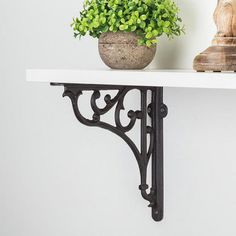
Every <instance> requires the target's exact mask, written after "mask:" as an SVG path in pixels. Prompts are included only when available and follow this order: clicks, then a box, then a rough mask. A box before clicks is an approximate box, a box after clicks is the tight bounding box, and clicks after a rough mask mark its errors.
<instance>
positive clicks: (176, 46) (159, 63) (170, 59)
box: [151, 0, 197, 69]
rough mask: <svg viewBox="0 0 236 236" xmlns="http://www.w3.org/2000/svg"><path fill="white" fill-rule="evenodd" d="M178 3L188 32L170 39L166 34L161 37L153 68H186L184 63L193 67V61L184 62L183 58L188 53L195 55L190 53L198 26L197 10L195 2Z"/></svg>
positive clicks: (183, 1) (183, 0) (182, 0)
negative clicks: (191, 43)
mask: <svg viewBox="0 0 236 236" xmlns="http://www.w3.org/2000/svg"><path fill="white" fill-rule="evenodd" d="M177 4H178V6H179V8H180V16H181V18H182V19H183V24H184V26H185V32H186V34H182V35H181V36H180V37H175V38H174V39H172V40H169V39H168V38H167V37H166V36H162V37H161V38H159V42H158V46H157V53H156V57H155V60H154V61H153V63H152V64H151V67H152V68H159V69H180V68H182V69H184V68H183V65H184V66H185V67H186V66H187V67H189V66H190V67H191V64H192V61H191V64H190V62H188V64H186V63H184V62H183V58H185V57H186V54H189V56H191V57H193V55H190V54H192V52H191V50H189V47H190V42H191V41H192V40H193V39H192V38H193V37H194V30H195V28H196V27H197V26H196V21H197V12H196V9H195V6H194V4H193V3H191V2H189V1H185V0H181V1H178V2H177ZM190 49H191V48H190Z"/></svg>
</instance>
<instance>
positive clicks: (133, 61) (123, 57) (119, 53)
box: [98, 32, 156, 69]
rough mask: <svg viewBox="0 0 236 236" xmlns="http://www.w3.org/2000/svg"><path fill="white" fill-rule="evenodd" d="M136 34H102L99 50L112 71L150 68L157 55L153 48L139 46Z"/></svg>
mask: <svg viewBox="0 0 236 236" xmlns="http://www.w3.org/2000/svg"><path fill="white" fill-rule="evenodd" d="M138 39H139V37H138V36H137V35H136V33H133V32H132V33H131V32H130V33H129V32H117V33H113V32H107V33H102V34H101V36H100V38H99V42H98V49H99V54H100V57H101V59H102V60H103V62H104V63H105V64H106V65H107V66H109V67H110V68H112V69H143V68H145V67H146V66H148V65H149V64H150V63H151V62H152V60H153V58H154V56H155V53H156V45H155V46H152V47H150V48H149V47H146V46H140V45H138Z"/></svg>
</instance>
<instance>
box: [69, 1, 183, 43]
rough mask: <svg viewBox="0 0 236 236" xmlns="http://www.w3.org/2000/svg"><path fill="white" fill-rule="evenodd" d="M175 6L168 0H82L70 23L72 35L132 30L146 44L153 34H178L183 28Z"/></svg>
mask: <svg viewBox="0 0 236 236" xmlns="http://www.w3.org/2000/svg"><path fill="white" fill-rule="evenodd" d="M178 12H179V9H178V7H177V6H176V4H175V3H174V2H173V1H172V0H86V1H85V3H84V9H83V10H82V11H81V12H80V17H79V18H74V19H73V23H72V24H71V26H72V27H73V30H74V36H75V37H78V36H79V37H81V36H84V35H86V34H87V33H89V35H90V36H92V37H94V38H99V36H100V35H101V33H104V32H108V31H110V32H117V31H126V32H136V33H137V34H138V35H140V40H139V44H140V45H146V46H148V47H150V46H152V45H153V44H156V43H157V39H156V38H157V37H159V36H161V35H163V34H166V35H167V36H168V37H169V38H172V37H173V36H179V35H180V34H181V33H182V32H183V31H184V30H183V27H182V26H181V24H180V22H182V20H181V18H180V17H179V16H178Z"/></svg>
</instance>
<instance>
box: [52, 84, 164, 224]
mask: <svg viewBox="0 0 236 236" xmlns="http://www.w3.org/2000/svg"><path fill="white" fill-rule="evenodd" d="M51 85H62V86H64V93H63V97H65V96H67V97H69V98H70V100H71V103H72V107H73V110H74V114H75V116H76V118H77V119H78V121H80V122H81V123H82V124H84V125H87V126H95V127H100V128H103V129H107V130H110V131H111V132H113V133H115V134H117V135H118V136H120V137H121V138H122V139H123V140H124V141H125V142H126V143H127V144H128V146H129V147H130V148H131V150H132V152H133V153H134V156H135V158H136V161H137V163H138V167H139V172H140V182H141V184H140V185H139V189H140V191H141V195H142V197H143V198H144V199H145V200H147V201H148V202H149V207H151V208H152V218H153V219H154V220H155V221H161V220H162V219H163V198H164V194H163V118H164V117H166V116H167V113H168V108H167V106H166V105H165V104H163V88H162V87H158V88H157V87H138V86H115V85H84V84H83V85H82V84H56V83H51ZM103 90H115V91H117V93H116V95H115V96H114V97H111V95H109V93H108V94H107V95H106V96H104V101H105V106H104V107H103V108H100V107H99V106H98V105H97V101H98V99H99V98H100V96H101V94H100V91H103ZM131 90H138V91H139V92H140V95H141V106H140V110H136V111H134V110H130V111H128V113H127V116H128V118H129V123H128V125H126V126H124V125H122V122H121V119H120V112H121V111H122V110H125V108H124V98H125V96H126V95H127V93H128V92H130V91H131ZM83 91H92V95H91V99H90V105H91V108H92V111H93V116H92V118H91V119H87V118H85V117H84V116H83V115H82V114H81V112H80V109H79V105H78V100H79V97H80V96H81V95H82V94H83ZM148 91H150V92H151V102H150V104H148ZM113 107H114V108H115V114H114V119H115V125H111V124H108V123H105V122H103V121H101V117H102V115H104V114H106V113H107V112H109V111H110V110H111V109H112V108H113ZM148 116H149V118H150V119H151V124H150V125H148V123H147V119H148ZM137 120H139V121H140V122H139V123H140V129H141V133H140V144H141V145H140V148H137V146H136V145H135V143H134V142H133V141H132V140H131V138H129V136H128V135H127V133H128V132H129V131H130V130H131V129H133V127H134V125H135V124H136V122H137ZM148 136H149V137H148ZM139 149H140V150H139ZM150 159H151V165H152V166H151V172H152V173H151V176H152V180H151V188H149V186H148V184H147V168H148V164H149V160H150Z"/></svg>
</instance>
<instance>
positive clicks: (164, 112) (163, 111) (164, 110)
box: [160, 103, 168, 118]
mask: <svg viewBox="0 0 236 236" xmlns="http://www.w3.org/2000/svg"><path fill="white" fill-rule="evenodd" d="M167 114H168V107H167V106H166V105H165V104H164V103H162V104H161V108H160V116H161V118H165V117H166V116H167Z"/></svg>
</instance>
